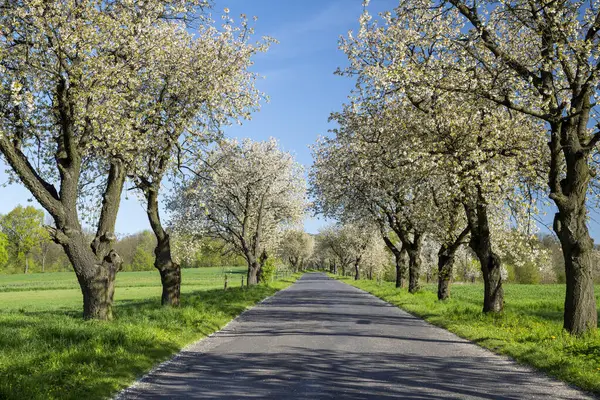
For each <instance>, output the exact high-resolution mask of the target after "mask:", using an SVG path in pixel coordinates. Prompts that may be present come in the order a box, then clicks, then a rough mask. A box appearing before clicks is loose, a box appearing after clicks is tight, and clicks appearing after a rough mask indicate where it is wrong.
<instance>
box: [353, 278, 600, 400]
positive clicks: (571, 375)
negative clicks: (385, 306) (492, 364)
mask: <svg viewBox="0 0 600 400" xmlns="http://www.w3.org/2000/svg"><path fill="white" fill-rule="evenodd" d="M344 281H345V282H346V283H349V284H351V285H354V286H356V287H358V288H361V289H363V290H365V291H367V292H370V293H372V294H374V295H375V296H377V297H379V298H381V299H383V300H386V301H387V302H389V303H391V304H394V305H396V306H398V307H400V308H403V309H405V310H407V311H409V312H410V313H412V314H415V315H418V316H421V317H423V318H424V319H426V320H427V321H429V322H431V323H433V324H435V325H438V326H441V327H444V328H446V329H448V330H449V331H452V332H454V333H456V334H458V335H459V336H462V337H464V338H467V339H470V340H472V341H474V342H475V343H477V344H479V345H481V346H483V347H486V348H489V349H491V350H493V351H495V352H497V353H500V354H506V355H509V356H511V357H512V358H514V359H516V360H517V361H519V362H522V363H524V364H529V365H532V366H534V367H537V368H539V369H542V370H544V371H546V372H547V373H548V374H550V375H552V376H555V377H557V378H559V379H562V380H564V381H566V382H569V383H572V384H574V385H576V386H579V387H581V388H582V389H585V390H589V391H593V392H595V393H600V333H598V332H595V333H593V334H590V335H587V336H585V337H580V338H577V337H574V336H571V335H570V334H568V333H566V332H565V331H564V330H563V328H562V317H563V302H564V295H565V288H564V285H516V284H512V285H510V284H509V285H505V286H504V287H505V311H504V312H503V313H502V314H501V315H484V314H483V313H482V312H481V308H482V304H483V285H479V284H475V285H469V284H466V285H460V284H456V285H453V287H452V298H451V299H450V300H448V301H445V302H440V301H438V300H437V297H436V290H437V288H436V287H435V286H434V285H427V286H425V287H424V288H423V289H422V290H421V291H420V292H418V293H417V294H415V295H411V294H409V293H408V292H407V290H406V289H401V290H398V289H396V288H395V287H394V284H393V283H389V282H384V283H381V284H378V283H377V282H374V281H366V280H361V281H353V280H350V279H344ZM596 301H597V303H598V306H599V309H600V287H596Z"/></svg>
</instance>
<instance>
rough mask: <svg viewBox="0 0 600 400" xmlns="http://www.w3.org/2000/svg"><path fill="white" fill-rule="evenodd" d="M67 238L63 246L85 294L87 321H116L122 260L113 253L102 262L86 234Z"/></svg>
mask: <svg viewBox="0 0 600 400" xmlns="http://www.w3.org/2000/svg"><path fill="white" fill-rule="evenodd" d="M66 231H67V232H68V234H69V236H67V235H66V234H64V233H63V235H64V237H63V236H61V239H62V240H63V241H62V242H61V244H62V245H63V248H64V250H65V253H66V254H67V257H68V258H69V260H70V261H71V264H73V267H74V269H75V275H76V276H77V280H78V281H79V286H80V287H81V292H82V294H83V318H84V319H99V320H110V319H112V315H113V314H112V304H113V296H114V292H115V277H116V274H117V271H118V270H119V269H120V267H121V259H120V258H119V256H118V255H117V253H116V252H114V251H110V252H109V254H108V255H106V257H105V258H104V260H103V261H99V260H98V258H97V257H96V255H95V254H94V252H93V251H92V249H91V247H90V245H89V242H88V241H87V238H86V237H85V234H83V233H82V232H81V231H79V232H72V231H70V230H68V229H67V230H66Z"/></svg>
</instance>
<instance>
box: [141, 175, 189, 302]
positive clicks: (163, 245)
mask: <svg viewBox="0 0 600 400" xmlns="http://www.w3.org/2000/svg"><path fill="white" fill-rule="evenodd" d="M156 186H157V185H150V186H149V187H146V188H145V190H144V195H145V196H146V214H147V215H148V221H149V222H150V226H151V227H152V231H153V232H154V235H155V236H156V247H155V248H154V256H155V258H154V267H155V268H156V269H157V270H158V272H159V273H160V281H161V285H162V296H161V304H162V305H163V306H172V307H177V306H179V304H180V302H181V266H180V265H179V264H178V263H176V262H175V261H174V260H173V255H172V252H171V237H170V235H169V234H168V233H167V232H166V231H165V229H164V228H163V226H162V222H161V219H160V214H159V209H158V188H157V187H156Z"/></svg>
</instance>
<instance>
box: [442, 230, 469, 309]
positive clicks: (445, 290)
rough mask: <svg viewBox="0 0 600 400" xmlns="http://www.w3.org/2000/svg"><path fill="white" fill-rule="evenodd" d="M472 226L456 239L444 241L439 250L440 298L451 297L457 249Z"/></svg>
mask: <svg viewBox="0 0 600 400" xmlns="http://www.w3.org/2000/svg"><path fill="white" fill-rule="evenodd" d="M469 231H470V228H469V226H467V227H466V228H465V229H464V230H463V231H462V232H461V233H460V234H459V235H458V236H457V237H456V238H455V239H454V240H452V239H450V240H449V241H446V242H445V243H442V246H441V247H440V250H439V251H438V300H447V299H449V298H450V281H451V280H452V268H453V266H454V258H455V256H456V251H457V250H458V249H459V247H460V245H461V244H463V240H465V238H466V237H467V235H468V234H469Z"/></svg>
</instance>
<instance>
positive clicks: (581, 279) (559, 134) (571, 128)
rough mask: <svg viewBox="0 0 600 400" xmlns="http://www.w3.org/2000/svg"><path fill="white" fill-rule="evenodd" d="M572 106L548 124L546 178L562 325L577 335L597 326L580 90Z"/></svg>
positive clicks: (586, 108)
mask: <svg viewBox="0 0 600 400" xmlns="http://www.w3.org/2000/svg"><path fill="white" fill-rule="evenodd" d="M575 100H577V101H575ZM572 106H573V107H576V109H578V110H581V112H579V113H577V114H574V117H573V119H572V120H571V121H568V122H564V123H562V124H554V125H552V126H551V127H552V136H551V141H550V150H551V169H550V176H549V182H550V191H551V193H550V198H551V199H553V200H554V202H555V203H556V206H557V207H558V213H556V214H555V216H554V231H555V232H556V234H557V236H558V239H559V240H560V243H561V246H562V250H563V257H564V259H565V275H566V286H567V288H566V289H567V290H566V296H565V311H564V322H563V326H564V328H565V329H566V330H567V331H569V332H570V333H572V334H574V335H581V334H583V333H585V332H587V331H590V330H595V329H596V328H597V326H598V313H597V311H596V299H595V295H594V281H593V265H592V251H593V245H594V242H593V240H592V238H591V237H590V234H589V231H588V227H587V207H586V195H587V191H588V188H589V181H590V178H591V176H592V174H591V171H590V167H589V164H588V163H589V159H590V150H589V149H583V148H582V143H581V141H582V139H584V138H585V139H584V140H589V139H588V137H589V134H588V133H587V129H588V126H587V123H588V121H589V117H590V116H589V114H590V108H591V105H590V102H589V96H588V95H586V94H585V93H584V94H582V96H581V97H580V98H577V99H574V101H573V105H572ZM596 135H597V134H596ZM584 144H585V142H584ZM560 152H562V154H563V156H564V163H565V165H566V168H565V170H566V171H565V172H566V176H565V177H564V179H562V180H560V178H561V174H560V172H561V164H560V162H558V161H557V160H558V159H559V157H558V155H559V154H560Z"/></svg>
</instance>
